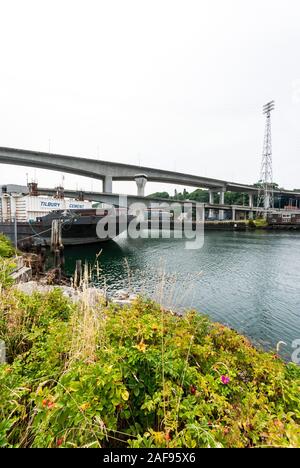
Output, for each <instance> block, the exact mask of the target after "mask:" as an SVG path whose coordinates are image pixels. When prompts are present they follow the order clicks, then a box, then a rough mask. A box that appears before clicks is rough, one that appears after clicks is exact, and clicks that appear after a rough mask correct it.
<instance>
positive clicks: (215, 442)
mask: <svg viewBox="0 0 300 468" xmlns="http://www.w3.org/2000/svg"><path fill="white" fill-rule="evenodd" d="M80 318H81V320H80ZM91 337H93V339H92V340H91ZM0 338H1V339H3V340H5V342H6V343H7V347H8V356H9V361H10V362H9V363H8V364H3V365H1V366H0V421H1V422H0V446H1V447H110V448H112V447H128V446H130V447H255V446H282V447H298V446H299V445H300V426H299V422H300V403H299V385H300V369H299V368H298V367H297V366H295V365H293V364H288V365H286V364H284V363H283V362H282V361H281V360H280V359H278V358H277V356H275V355H273V354H270V353H264V352H261V351H258V350H256V349H255V348H253V347H252V346H251V344H250V343H249V341H248V340H247V339H246V338H244V337H242V336H240V335H238V334H237V333H236V332H235V331H233V330H231V329H229V328H226V327H224V326H222V325H220V324H214V323H211V322H210V321H209V320H208V319H207V318H206V317H204V316H202V315H200V314H198V313H195V312H193V311H190V312H187V313H186V314H185V315H184V316H183V317H180V316H177V315H174V314H172V313H170V312H166V311H164V310H163V309H162V308H161V307H160V306H159V305H157V304H155V303H153V302H151V301H148V300H145V299H142V298H139V299H138V300H137V301H135V302H134V303H133V304H132V305H131V306H128V307H124V308H120V307H118V306H114V305H109V306H108V307H105V306H104V305H101V304H99V306H97V307H95V308H94V309H90V308H88V307H87V305H86V304H79V305H77V306H74V305H71V304H70V303H69V302H68V301H67V300H66V299H65V298H64V297H63V296H62V293H61V291H60V290H54V291H53V292H51V293H49V294H47V295H44V296H42V295H39V294H35V295H33V296H31V297H28V296H26V295H24V294H21V293H18V292H16V291H13V290H11V291H9V290H7V291H6V294H5V295H3V294H2V295H1V296H0ZM85 340H86V341H87V343H82V342H83V341H85ZM78 343H81V346H80V348H78ZM76 347H77V348H76Z"/></svg>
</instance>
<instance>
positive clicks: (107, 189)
mask: <svg viewBox="0 0 300 468" xmlns="http://www.w3.org/2000/svg"><path fill="white" fill-rule="evenodd" d="M103 192H104V193H112V176H109V175H107V176H105V177H104V180H103Z"/></svg>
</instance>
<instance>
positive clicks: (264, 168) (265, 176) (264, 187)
mask: <svg viewBox="0 0 300 468" xmlns="http://www.w3.org/2000/svg"><path fill="white" fill-rule="evenodd" d="M274 108H275V101H270V102H268V103H267V104H265V105H264V106H263V114H265V115H266V126H265V136H264V146H263V154H262V161H261V170H260V187H259V192H258V201H257V206H258V207H260V206H262V208H263V209H264V211H268V210H270V209H272V208H274V193H273V191H274V185H273V163H272V138H271V112H272V111H273V110H274Z"/></svg>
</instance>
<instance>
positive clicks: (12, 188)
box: [0, 184, 261, 220]
mask: <svg viewBox="0 0 300 468" xmlns="http://www.w3.org/2000/svg"><path fill="white" fill-rule="evenodd" d="M1 192H2V193H7V194H10V195H12V196H18V195H28V194H29V188H28V187H27V186H26V185H16V184H7V185H2V186H0V193H1ZM57 192H58V190H57V188H54V189H53V188H45V187H39V188H38V195H44V196H45V195H46V196H52V197H53V196H56V195H57ZM63 194H64V196H65V197H66V198H73V199H77V200H79V199H80V200H87V201H92V202H99V203H105V204H107V205H113V206H117V207H126V208H130V207H131V208H132V205H133V204H135V205H136V208H138V206H137V205H140V204H141V203H142V204H143V206H146V207H147V208H150V207H152V208H154V207H158V206H160V207H163V205H164V204H165V206H166V207H169V206H170V204H173V205H175V204H176V205H177V206H178V205H181V206H183V205H184V204H186V203H187V202H188V203H189V204H190V205H196V204H197V202H196V201H194V200H171V199H169V198H156V197H143V196H139V195H126V194H117V193H105V192H92V191H76V190H69V189H63ZM203 206H204V210H205V209H206V211H207V210H208V214H209V216H208V217H209V218H212V217H215V218H218V219H219V220H223V219H224V213H225V211H227V212H230V214H231V219H232V220H235V219H236V217H238V216H237V215H238V214H243V215H244V216H246V217H247V213H248V217H249V218H252V217H253V212H257V211H259V212H260V211H261V208H255V207H251V206H249V205H248V206H245V205H228V204H224V203H223V204H220V203H214V202H212V203H204V204H203ZM216 213H217V216H216Z"/></svg>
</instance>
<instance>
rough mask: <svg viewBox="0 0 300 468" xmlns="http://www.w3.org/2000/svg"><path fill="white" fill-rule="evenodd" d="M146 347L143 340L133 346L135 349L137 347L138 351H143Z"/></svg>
mask: <svg viewBox="0 0 300 468" xmlns="http://www.w3.org/2000/svg"><path fill="white" fill-rule="evenodd" d="M146 347H147V345H145V343H144V342H143V340H142V341H140V343H139V344H137V345H136V346H135V348H137V349H138V350H139V351H141V352H142V353H144V352H145V351H146Z"/></svg>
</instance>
